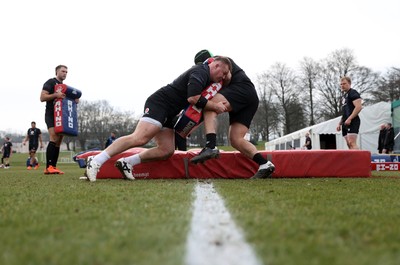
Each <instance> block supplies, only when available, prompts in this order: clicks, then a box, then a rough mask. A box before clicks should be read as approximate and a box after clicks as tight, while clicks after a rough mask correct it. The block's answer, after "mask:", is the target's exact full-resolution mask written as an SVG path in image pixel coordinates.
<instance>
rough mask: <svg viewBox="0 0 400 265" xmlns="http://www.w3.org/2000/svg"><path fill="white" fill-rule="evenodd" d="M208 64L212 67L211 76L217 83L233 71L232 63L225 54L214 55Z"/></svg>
mask: <svg viewBox="0 0 400 265" xmlns="http://www.w3.org/2000/svg"><path fill="white" fill-rule="evenodd" d="M208 66H209V67H210V78H211V80H212V81H213V82H215V83H218V82H221V81H223V80H225V79H226V78H227V76H228V75H229V73H230V71H232V63H231V61H230V60H229V58H228V57H225V56H216V57H214V59H213V60H212V62H210V63H209V64H208Z"/></svg>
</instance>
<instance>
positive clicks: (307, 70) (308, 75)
mask: <svg viewBox="0 0 400 265" xmlns="http://www.w3.org/2000/svg"><path fill="white" fill-rule="evenodd" d="M320 71H321V66H320V64H319V63H318V62H316V61H315V60H313V59H312V58H309V57H304V58H303V60H302V61H300V86H301V87H304V88H307V90H306V91H307V99H308V100H306V102H307V101H308V104H307V105H306V108H308V109H309V114H308V115H309V125H310V126H311V125H314V124H315V116H314V115H315V114H314V89H315V86H316V82H317V78H318V76H319V74H320Z"/></svg>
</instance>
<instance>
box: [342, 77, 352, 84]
mask: <svg viewBox="0 0 400 265" xmlns="http://www.w3.org/2000/svg"><path fill="white" fill-rule="evenodd" d="M343 80H346V81H347V83H349V84H350V85H351V78H350V77H348V76H343V77H342V78H340V81H343Z"/></svg>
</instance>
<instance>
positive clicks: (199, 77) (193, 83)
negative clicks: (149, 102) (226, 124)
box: [151, 64, 211, 113]
mask: <svg viewBox="0 0 400 265" xmlns="http://www.w3.org/2000/svg"><path fill="white" fill-rule="evenodd" d="M210 84H211V79H210V68H209V66H208V64H201V65H195V66H193V67H191V68H190V69H189V70H187V71H186V72H184V73H183V74H181V75H180V76H179V77H178V78H176V79H175V80H174V81H173V82H172V83H170V84H168V85H167V86H165V87H162V88H160V89H159V90H157V91H156V92H155V93H154V94H153V95H152V96H151V97H152V98H153V99H155V100H157V101H159V102H163V103H164V104H166V106H168V107H169V108H170V110H171V113H172V112H178V113H179V111H181V110H182V109H184V108H186V107H187V106H188V104H189V103H188V101H187V99H188V98H189V97H192V96H196V95H200V94H201V92H202V91H203V90H204V89H205V88H206V87H207V86H208V85H210Z"/></svg>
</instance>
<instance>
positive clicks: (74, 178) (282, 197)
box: [0, 154, 400, 265]
mask: <svg viewBox="0 0 400 265" xmlns="http://www.w3.org/2000/svg"><path fill="white" fill-rule="evenodd" d="M25 160H26V154H15V155H14V156H13V157H12V160H11V168H10V169H0V235H1V237H0V263H1V264H7V265H9V264H10V265H14V264H57V265H63V264H85V265H86V264H96V265H101V264H144V265H147V264H148V265H150V264H152V265H154V264H182V263H183V260H184V253H185V244H186V235H187V232H188V231H189V225H190V218H191V203H192V200H193V188H194V185H195V183H196V180H138V181H133V182H129V181H124V180H116V179H114V180H99V181H97V182H95V183H89V182H87V181H82V180H79V176H82V174H83V169H80V168H78V166H77V165H76V164H60V165H59V167H60V168H61V169H62V170H64V171H65V172H66V174H64V175H44V174H43V165H42V166H41V168H40V169H39V170H31V171H28V170H26V168H25ZM373 175H374V177H372V178H368V179H365V178H359V179H358V178H355V179H341V178H330V179H320V178H315V179H313V178H310V179H273V180H255V181H249V180H222V179H218V180H213V183H214V185H215V187H216V189H217V191H218V192H219V194H220V195H221V197H223V198H224V200H225V204H226V205H227V208H228V209H229V211H230V212H231V214H232V216H233V217H234V219H235V221H236V222H237V224H238V225H239V226H240V227H241V228H242V230H243V231H244V233H245V235H246V238H247V240H248V242H249V243H250V244H251V245H252V246H253V247H254V248H255V250H256V252H257V255H258V256H259V257H260V258H261V260H262V261H263V262H264V264H285V265H288V264H289V265H290V264H296V265H302V264H304V265H306V264H307V265H310V264H332V265H336V264H341V265H342V264H345V265H346V264H351V265H364V264H374V265H375V264H387V265H391V264H400V226H399V223H400V192H399V190H400V178H399V173H398V172H378V173H377V172H375V173H374V174H373Z"/></svg>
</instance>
